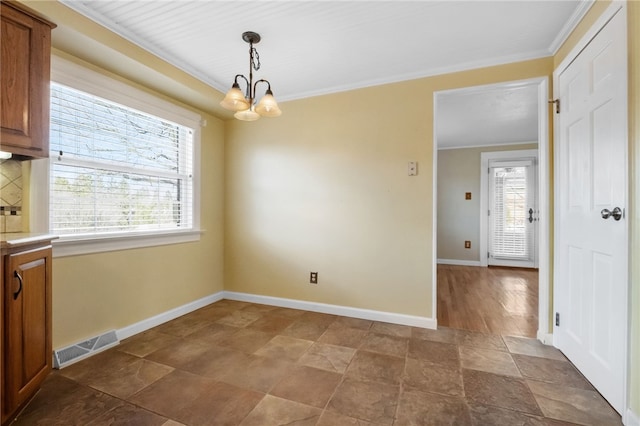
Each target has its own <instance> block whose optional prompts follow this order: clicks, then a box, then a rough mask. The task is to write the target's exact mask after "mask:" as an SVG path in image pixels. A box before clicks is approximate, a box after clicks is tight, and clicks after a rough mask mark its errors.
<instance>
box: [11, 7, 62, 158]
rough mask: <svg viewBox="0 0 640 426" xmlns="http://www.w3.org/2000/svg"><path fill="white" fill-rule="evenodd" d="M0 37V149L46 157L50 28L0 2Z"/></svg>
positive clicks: (47, 146) (47, 148) (47, 143)
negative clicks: (0, 23) (0, 9)
mask: <svg viewBox="0 0 640 426" xmlns="http://www.w3.org/2000/svg"><path fill="white" fill-rule="evenodd" d="M1 37H2V38H1V39H0V44H1V45H2V46H1V49H0V50H1V57H0V89H1V90H0V99H1V103H0V123H1V125H2V133H1V139H0V145H2V150H3V151H9V152H13V153H14V154H20V155H26V156H30V157H47V156H48V155H49V80H50V52H51V27H50V26H49V25H46V24H44V23H43V22H41V21H39V20H37V19H35V18H33V17H31V16H29V15H27V14H24V13H22V12H20V11H18V10H16V9H14V8H12V7H10V6H9V5H7V4H5V3H4V2H3V3H2V36H1Z"/></svg>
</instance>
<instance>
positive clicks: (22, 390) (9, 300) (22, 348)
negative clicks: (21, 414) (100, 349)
mask: <svg viewBox="0 0 640 426" xmlns="http://www.w3.org/2000/svg"><path fill="white" fill-rule="evenodd" d="M16 250H17V249H14V250H10V251H5V252H4V256H3V257H4V259H3V261H4V265H3V266H4V267H3V269H4V271H3V272H4V288H3V299H4V300H3V306H2V308H3V309H2V310H3V312H2V314H3V315H2V359H1V361H0V362H1V364H2V424H5V423H8V422H9V421H10V420H12V418H13V416H14V415H15V414H16V413H17V412H18V410H20V409H21V408H22V407H23V406H24V405H25V404H26V403H27V402H28V401H29V399H30V398H31V397H32V396H33V395H34V394H35V393H36V391H37V390H38V388H39V387H40V385H41V384H42V382H43V381H44V379H45V378H46V376H47V374H49V372H50V371H51V367H52V347H51V320H52V316H51V245H45V246H35V247H29V248H22V249H20V250H17V251H16Z"/></svg>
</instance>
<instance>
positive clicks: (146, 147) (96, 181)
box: [49, 60, 199, 253]
mask: <svg viewBox="0 0 640 426" xmlns="http://www.w3.org/2000/svg"><path fill="white" fill-rule="evenodd" d="M56 63H57V64H59V68H61V71H60V72H58V73H56V72H55V70H56V66H55V65H56ZM70 68H73V69H74V72H72V73H71V74H74V76H73V78H66V76H68V75H69V72H68V71H69V69H70ZM77 68H78V66H77V65H75V64H71V63H67V62H66V61H62V60H58V61H54V66H53V70H54V73H53V74H54V76H53V78H52V80H53V81H52V83H51V130H50V149H51V152H50V159H49V230H50V232H51V233H53V234H56V235H59V236H60V237H61V239H60V243H61V244H62V245H65V243H68V242H76V243H78V242H81V243H82V244H83V245H84V246H85V247H83V248H82V251H79V252H82V253H86V252H87V250H86V249H87V248H86V244H87V242H88V241H91V240H97V241H102V242H104V241H105V240H112V241H113V240H117V239H124V240H126V241H128V242H127V243H126V246H121V245H120V244H116V245H115V246H114V245H113V243H110V246H109V247H110V248H109V249H118V248H129V247H130V244H131V240H132V238H133V239H135V238H137V239H140V240H144V239H145V238H146V239H149V238H152V239H153V241H154V242H153V243H149V241H147V242H144V241H143V242H141V243H139V244H138V243H135V244H134V246H136V247H139V246H145V245H157V244H162V243H167V242H171V241H166V240H162V239H158V237H162V236H171V235H178V234H185V233H186V234H189V233H194V232H195V233H198V225H199V215H198V209H197V199H196V197H195V196H194V194H196V193H197V179H198V176H197V173H196V172H197V170H196V167H195V164H194V158H195V152H196V151H197V149H196V148H197V147H198V146H199V145H198V142H199V141H198V137H199V129H198V127H199V117H196V116H195V115H194V114H193V113H190V112H189V111H179V113H182V115H181V114H176V113H175V111H172V109H178V107H176V106H174V105H172V104H167V103H166V102H165V101H163V100H160V99H156V98H155V97H153V96H151V95H149V94H147V93H145V92H138V91H137V89H134V88H131V87H129V86H125V85H124V84H122V83H121V82H118V81H115V80H111V79H108V77H105V76H103V75H99V74H95V73H93V72H91V71H88V70H84V71H80V72H81V73H82V75H85V76H87V78H86V79H85V80H82V79H78V78H77V73H78V72H79V71H78V69H77ZM65 71H67V72H65ZM56 76H57V77H58V78H56ZM105 79H107V80H109V81H108V82H106V81H104V80H105ZM100 80H103V81H100ZM105 83H108V84H105ZM114 88H116V90H114ZM86 89H88V90H86ZM117 89H119V90H117ZM106 90H108V92H107V91H106ZM123 92H125V93H126V94H125V93H123ZM104 94H107V95H108V98H107V97H102V96H101V95H104ZM165 104H166V105H165ZM158 105H161V106H163V107H165V109H163V108H162V107H161V108H159V107H158ZM180 110H181V109H180ZM184 115H187V119H185V118H184ZM195 118H198V120H197V121H196V120H195ZM198 235H199V234H198ZM190 240H192V239H190ZM182 241H183V239H180V240H179V241H176V242H182ZM89 251H104V249H96V250H89Z"/></svg>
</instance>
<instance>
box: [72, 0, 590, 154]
mask: <svg viewBox="0 0 640 426" xmlns="http://www.w3.org/2000/svg"><path fill="white" fill-rule="evenodd" d="M60 1H61V2H62V3H63V4H65V5H67V6H69V7H71V8H73V9H74V10H76V11H77V12H79V13H81V14H83V15H85V16H87V17H89V18H90V19H92V20H94V21H96V22H98V23H99V24H101V25H103V26H105V27H107V28H109V29H110V30H112V31H114V32H116V33H118V34H120V35H121V36H123V37H124V38H126V39H128V40H130V41H132V42H133V43H136V44H138V45H139V46H141V47H143V48H144V49H146V50H148V51H150V52H151V53H154V54H155V55H157V56H159V57H161V58H163V59H165V60H166V61H168V62H169V63H171V64H173V65H175V66H177V67H178V68H181V69H182V70H184V71H186V72H188V73H189V74H191V75H193V76H194V77H196V78H198V79H200V80H202V81H203V82H205V83H207V84H209V85H211V86H212V87H214V88H216V89H218V90H219V91H221V92H223V93H224V92H226V91H227V90H228V89H229V87H230V86H231V83H232V82H233V77H234V76H235V75H236V74H245V75H247V74H248V71H249V69H248V68H249V64H248V62H249V60H248V45H247V44H246V43H245V42H244V41H243V40H242V38H241V34H242V33H243V32H244V31H255V32H258V33H260V35H261V36H262V41H261V42H260V43H259V44H257V45H256V46H255V47H256V48H257V50H258V52H259V55H260V61H261V65H262V67H261V69H260V70H259V71H257V72H256V73H255V77H256V78H265V79H268V80H269V81H270V82H271V87H272V89H273V92H274V95H275V97H276V99H278V100H279V101H285V100H293V99H300V98H305V97H310V96H316V95H322V94H327V93H333V92H338V91H344V90H351V89H356V88H361V87H367V86H372V85H377V84H384V83H390V82H396V81H403V80H408V79H414V78H420V77H425V76H429V75H436V74H443V73H447V72H453V71H460V70H465V69H471V68H477V67H481V66H489V65H496V64H502V63H508V62H514V61H519V60H525V59H533V58H539V57H545V56H550V55H553V53H555V51H556V50H557V49H558V47H559V46H560V44H561V42H562V41H563V40H564V39H565V37H566V35H567V34H568V33H569V32H570V31H571V30H572V29H573V27H574V26H575V24H576V23H577V22H579V20H580V19H581V18H582V16H584V13H586V11H587V10H588V8H589V7H590V6H591V4H592V1H591V0H582V1H573V0H554V1H544V0H532V1H526V0H523V1H484V0H468V1H325V0H322V1H213V0H209V1H206V0H199V1H193V0H173V1H165V0H156V1H144V0H134V1H132V0H119V1H112V0H84V1H81V0H60ZM489 96H492V97H494V98H495V99H494V100H491V99H486V100H480V99H477V97H476V98H474V100H473V102H474V103H475V104H477V105H479V108H480V111H481V112H483V111H485V109H483V106H485V105H486V104H487V103H488V102H494V101H497V98H499V97H500V96H502V98H503V101H504V102H502V103H501V105H502V106H503V108H502V110H504V111H506V112H507V115H506V116H504V117H503V118H508V117H509V116H513V114H512V113H513V109H514V108H511V107H510V106H509V105H508V103H507V101H508V100H509V99H512V100H514V101H515V100H517V101H518V102H521V101H522V99H523V96H524V95H523V94H513V93H505V94H503V95H499V94H495V93H494V94H491V95H489ZM469 102H472V101H471V100H464V99H460V97H456V98H455V99H453V98H452V99H449V100H447V101H446V102H445V105H443V107H445V106H446V105H449V106H450V107H451V108H452V109H456V108H455V107H456V106H457V107H464V106H466V107H467V108H466V110H472V108H471V104H470V103H469ZM527 102H528V101H527ZM523 108H524V109H527V108H525V107H523ZM460 110H461V109H458V112H460ZM500 111H501V110H499V109H494V110H493V114H491V115H490V116H489V115H488V114H485V115H484V116H482V117H484V118H485V121H480V122H481V123H486V120H493V119H495V118H496V117H497V118H500V117H501V113H500ZM439 117H440V118H443V119H446V115H445V113H444V112H443V113H442V114H440V115H439ZM474 117H475V118H476V119H477V120H480V118H481V116H480V115H478V114H477V112H474V113H473V114H472V115H470V116H467V117H460V116H459V115H458V116H457V122H458V123H461V122H462V123H471V121H472V119H473V118H474ZM502 121H504V120H502ZM449 122H454V119H450V120H449ZM452 127H453V126H450V128H449V130H447V131H446V135H445V136H446V137H445V138H443V142H441V143H444V141H445V140H447V139H450V138H451V139H452V138H457V139H458V140H459V139H460V135H457V136H456V134H455V129H453V128H452ZM445 129H446V127H445ZM458 143H459V142H458Z"/></svg>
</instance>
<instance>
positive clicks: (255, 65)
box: [220, 31, 282, 121]
mask: <svg viewBox="0 0 640 426" xmlns="http://www.w3.org/2000/svg"><path fill="white" fill-rule="evenodd" d="M242 39H243V40H244V41H246V42H247V43H249V79H247V78H246V77H245V76H244V75H242V74H237V75H236V77H235V78H234V80H233V85H232V86H231V89H229V91H228V92H227V94H226V96H225V97H224V99H223V100H222V102H220V105H222V106H223V107H224V108H226V109H228V110H230V111H235V112H236V113H235V114H234V115H233V116H234V117H235V118H237V119H238V120H242V121H255V120H257V119H259V118H260V117H278V116H279V115H281V114H282V111H281V110H280V108H278V103H277V102H276V100H275V98H274V97H273V92H272V91H271V83H269V81H267V80H264V79H260V80H257V81H256V82H255V83H254V82H253V71H258V70H259V69H260V55H258V51H257V50H256V48H255V47H253V45H254V44H258V43H259V42H260V34H258V33H254V32H253V31H246V32H244V33H242ZM238 79H242V80H244V82H245V84H246V86H247V89H246V92H245V93H242V91H241V90H240V84H238ZM258 83H266V84H267V91H266V92H265V94H264V96H263V97H262V98H261V99H260V102H258V104H257V105H256V104H255V102H256V86H257V85H258Z"/></svg>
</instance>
